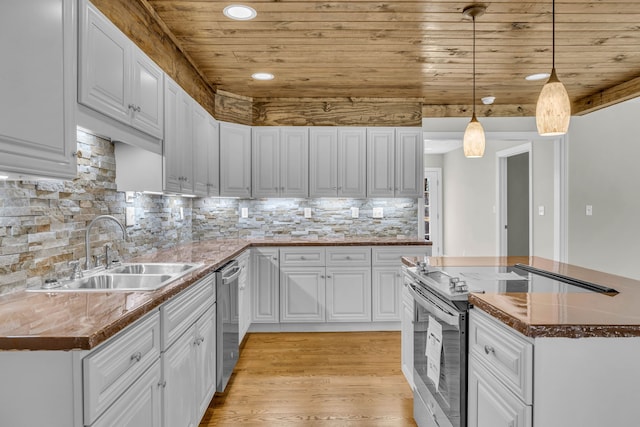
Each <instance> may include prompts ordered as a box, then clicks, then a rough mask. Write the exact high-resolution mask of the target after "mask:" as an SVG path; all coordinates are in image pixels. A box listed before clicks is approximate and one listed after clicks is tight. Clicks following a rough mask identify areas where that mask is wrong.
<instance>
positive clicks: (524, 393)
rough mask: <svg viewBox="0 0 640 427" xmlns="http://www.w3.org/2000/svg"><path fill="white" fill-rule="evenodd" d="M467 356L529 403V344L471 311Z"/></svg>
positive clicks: (530, 391)
mask: <svg viewBox="0 0 640 427" xmlns="http://www.w3.org/2000/svg"><path fill="white" fill-rule="evenodd" d="M469 354H473V355H475V356H476V357H477V358H478V360H480V361H481V362H483V363H484V364H485V365H486V366H487V367H488V369H489V371H491V372H492V373H493V374H494V375H495V376H496V377H497V378H498V379H499V380H500V381H501V382H503V383H504V384H505V385H506V386H507V388H509V389H510V390H511V391H512V392H513V393H515V394H516V395H517V396H518V397H520V398H521V399H522V400H523V401H524V402H525V403H526V404H528V405H531V404H532V394H533V390H532V384H533V379H532V378H533V344H532V343H530V342H529V341H527V340H526V339H525V338H524V337H523V336H520V335H519V334H517V333H516V332H515V331H513V330H512V329H510V328H509V327H508V326H506V325H504V324H502V323H500V322H498V321H497V320H495V319H493V318H491V317H490V316H489V315H487V314H485V313H483V312H481V311H479V310H478V309H474V310H471V311H470V313H469Z"/></svg>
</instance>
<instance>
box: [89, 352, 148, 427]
mask: <svg viewBox="0 0 640 427" xmlns="http://www.w3.org/2000/svg"><path fill="white" fill-rule="evenodd" d="M160 376H161V370H160V360H156V361H155V363H154V364H153V365H152V366H151V368H149V369H148V370H147V371H146V372H145V373H144V375H142V377H140V378H139V379H138V380H137V381H136V382H135V383H133V385H132V386H131V388H129V389H128V390H127V391H126V392H124V393H123V394H122V396H120V398H119V399H118V400H117V401H116V402H115V403H114V404H113V405H112V406H111V407H110V408H109V409H107V410H106V411H105V413H104V414H102V416H101V417H100V418H99V419H98V420H97V421H96V422H95V423H94V424H92V427H113V426H118V427H160V426H161V424H160V414H161V408H160V402H161V400H160V386H159V383H160Z"/></svg>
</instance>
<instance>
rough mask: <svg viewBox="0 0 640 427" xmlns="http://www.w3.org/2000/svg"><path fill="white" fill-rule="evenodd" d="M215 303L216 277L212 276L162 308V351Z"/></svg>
mask: <svg viewBox="0 0 640 427" xmlns="http://www.w3.org/2000/svg"><path fill="white" fill-rule="evenodd" d="M214 301H215V276H214V275H213V274H210V275H209V276H207V277H205V278H204V279H202V280H200V281H199V282H198V283H196V284H195V285H193V286H191V287H190V288H189V289H187V290H186V291H184V292H182V293H181V294H180V295H178V296H177V297H176V298H174V299H172V300H171V301H169V302H167V303H166V304H164V305H162V306H161V307H160V324H161V325H162V329H161V331H162V336H161V338H162V351H165V350H166V349H167V348H169V346H170V345H171V344H172V343H173V342H174V341H175V340H176V339H177V338H178V337H179V336H180V335H182V333H183V332H184V331H186V330H187V329H189V327H190V326H191V325H192V324H193V323H194V322H195V321H196V320H197V319H198V317H200V316H201V315H202V313H204V312H205V311H207V309H208V308H209V307H210V306H211V305H212V304H213V302H214Z"/></svg>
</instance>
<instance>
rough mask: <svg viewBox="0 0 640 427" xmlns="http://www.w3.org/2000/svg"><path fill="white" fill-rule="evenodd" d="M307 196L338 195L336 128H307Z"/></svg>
mask: <svg viewBox="0 0 640 427" xmlns="http://www.w3.org/2000/svg"><path fill="white" fill-rule="evenodd" d="M309 152H310V154H309V196H311V197H336V196H337V195H338V128H326V127H312V128H310V129H309Z"/></svg>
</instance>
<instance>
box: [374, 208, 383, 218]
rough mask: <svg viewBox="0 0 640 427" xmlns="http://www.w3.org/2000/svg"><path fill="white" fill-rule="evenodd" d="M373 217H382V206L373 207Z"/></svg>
mask: <svg viewBox="0 0 640 427" xmlns="http://www.w3.org/2000/svg"><path fill="white" fill-rule="evenodd" d="M373 217H374V218H383V217H384V211H383V209H382V208H373Z"/></svg>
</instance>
